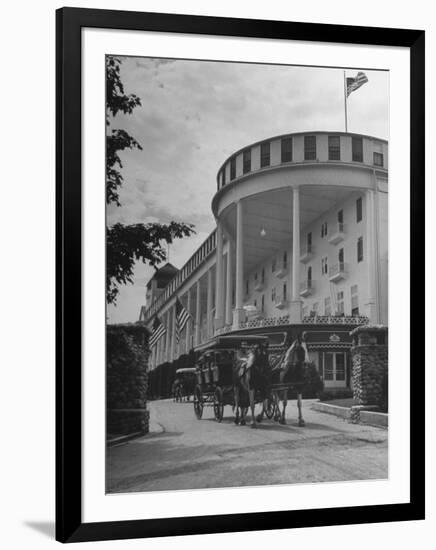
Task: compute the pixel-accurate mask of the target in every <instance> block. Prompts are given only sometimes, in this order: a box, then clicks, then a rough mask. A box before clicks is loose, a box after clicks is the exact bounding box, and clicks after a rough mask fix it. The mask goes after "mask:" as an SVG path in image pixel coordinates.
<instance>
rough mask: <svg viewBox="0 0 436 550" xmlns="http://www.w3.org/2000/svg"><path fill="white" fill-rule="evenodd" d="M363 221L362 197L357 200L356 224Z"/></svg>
mask: <svg viewBox="0 0 436 550" xmlns="http://www.w3.org/2000/svg"><path fill="white" fill-rule="evenodd" d="M361 221H362V197H359V198H358V199H357V200H356V222H357V223H359V222H361Z"/></svg>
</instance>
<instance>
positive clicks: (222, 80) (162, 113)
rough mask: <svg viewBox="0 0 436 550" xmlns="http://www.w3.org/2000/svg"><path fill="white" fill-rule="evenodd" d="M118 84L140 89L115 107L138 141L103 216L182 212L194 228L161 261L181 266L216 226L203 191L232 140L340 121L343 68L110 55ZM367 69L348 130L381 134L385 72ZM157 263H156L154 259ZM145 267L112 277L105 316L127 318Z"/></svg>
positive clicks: (132, 316)
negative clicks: (117, 281) (124, 277)
mask: <svg viewBox="0 0 436 550" xmlns="http://www.w3.org/2000/svg"><path fill="white" fill-rule="evenodd" d="M119 58H120V59H121V62H122V65H121V80H122V82H123V84H124V88H125V93H127V94H129V93H134V94H136V95H137V96H138V97H140V99H141V102H142V105H141V106H140V107H137V108H136V109H135V110H134V111H133V113H132V114H131V115H123V114H121V115H118V116H117V117H115V119H114V120H113V121H112V127H114V128H123V129H125V130H126V131H127V132H129V133H130V134H131V135H132V136H133V137H134V138H135V139H136V140H137V141H138V142H139V143H140V144H141V145H142V148H143V149H142V151H139V150H137V149H135V150H132V151H125V152H122V153H121V154H120V156H121V158H122V162H123V168H122V175H123V178H124V184H123V186H122V188H121V189H120V202H121V207H116V206H115V205H110V206H109V207H108V210H107V222H108V224H109V225H112V224H114V223H117V222H121V223H124V224H130V223H147V222H161V223H168V222H170V221H171V220H175V221H184V222H189V223H193V224H194V225H195V231H196V234H195V235H193V236H191V237H189V238H184V239H181V240H177V241H175V242H174V243H173V244H172V245H171V247H170V249H169V261H170V262H171V263H172V264H174V265H175V266H176V267H178V268H180V267H182V266H183V264H184V263H185V262H186V261H187V260H188V259H189V257H190V256H191V255H192V254H193V253H194V252H195V250H196V249H197V248H198V246H199V245H200V244H201V243H202V242H203V241H204V240H205V239H206V237H207V236H208V235H209V233H210V232H211V231H212V230H213V229H214V227H215V220H214V217H213V214H212V210H211V200H212V197H213V195H214V193H215V191H216V174H217V172H218V169H219V168H220V166H221V164H222V163H223V162H224V161H225V160H226V158H227V157H229V156H230V155H231V154H232V153H233V152H235V151H236V150H238V149H240V148H242V147H244V146H246V145H249V144H250V143H253V142H256V141H260V140H263V139H266V138H268V137H272V136H275V135H280V134H286V133H292V132H301V131H314V130H329V131H344V80H343V78H344V77H343V69H332V68H314V67H297V66H289V65H286V66H285V65H261V64H248V63H225V62H214V61H195V60H177V59H174V60H168V59H156V58H154V59H152V58H144V57H122V56H120V57H119ZM359 70H363V71H364V72H365V74H366V75H367V77H368V83H366V84H364V85H363V86H362V87H361V88H359V89H358V90H357V91H355V92H353V93H352V94H351V95H350V96H349V98H348V131H349V132H356V133H361V134H368V135H373V136H375V137H379V138H383V139H388V138H389V136H388V129H389V119H388V115H389V73H388V72H381V71H370V70H367V69H360V68H358V67H355V68H349V69H347V72H346V75H347V76H355V75H356V73H357V72H358V71H359ZM162 265H163V264H162ZM153 273H154V269H153V268H151V267H150V266H148V265H145V264H142V263H137V264H136V266H135V276H134V284H132V285H126V286H123V287H120V294H119V296H118V300H117V304H116V306H109V307H108V312H107V313H108V322H109V323H121V322H135V321H137V320H138V318H139V312H140V308H141V306H142V305H144V304H145V285H146V283H147V281H148V280H149V279H150V278H151V277H152V275H153Z"/></svg>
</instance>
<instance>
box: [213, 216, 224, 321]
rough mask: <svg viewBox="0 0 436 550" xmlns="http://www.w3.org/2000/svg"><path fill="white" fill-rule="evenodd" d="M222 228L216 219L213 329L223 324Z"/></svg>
mask: <svg viewBox="0 0 436 550" xmlns="http://www.w3.org/2000/svg"><path fill="white" fill-rule="evenodd" d="M223 264H224V262H223V228H222V224H221V222H220V221H219V220H218V221H217V228H216V269H215V275H216V281H215V330H217V329H220V328H222V327H223V325H224V311H223V309H224V308H223V306H224V276H223V275H224V273H223V267H224V266H223Z"/></svg>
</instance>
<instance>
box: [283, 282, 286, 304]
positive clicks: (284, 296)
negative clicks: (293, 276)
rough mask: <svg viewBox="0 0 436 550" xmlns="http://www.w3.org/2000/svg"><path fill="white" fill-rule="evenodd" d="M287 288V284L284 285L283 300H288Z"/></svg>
mask: <svg viewBox="0 0 436 550" xmlns="http://www.w3.org/2000/svg"><path fill="white" fill-rule="evenodd" d="M286 293H287V287H286V283H283V300H286Z"/></svg>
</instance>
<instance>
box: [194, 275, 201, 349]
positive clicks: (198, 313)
mask: <svg viewBox="0 0 436 550" xmlns="http://www.w3.org/2000/svg"><path fill="white" fill-rule="evenodd" d="M200 338H201V285H200V279H198V281H197V292H196V302H195V345H196V346H198V345H199V344H200Z"/></svg>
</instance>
